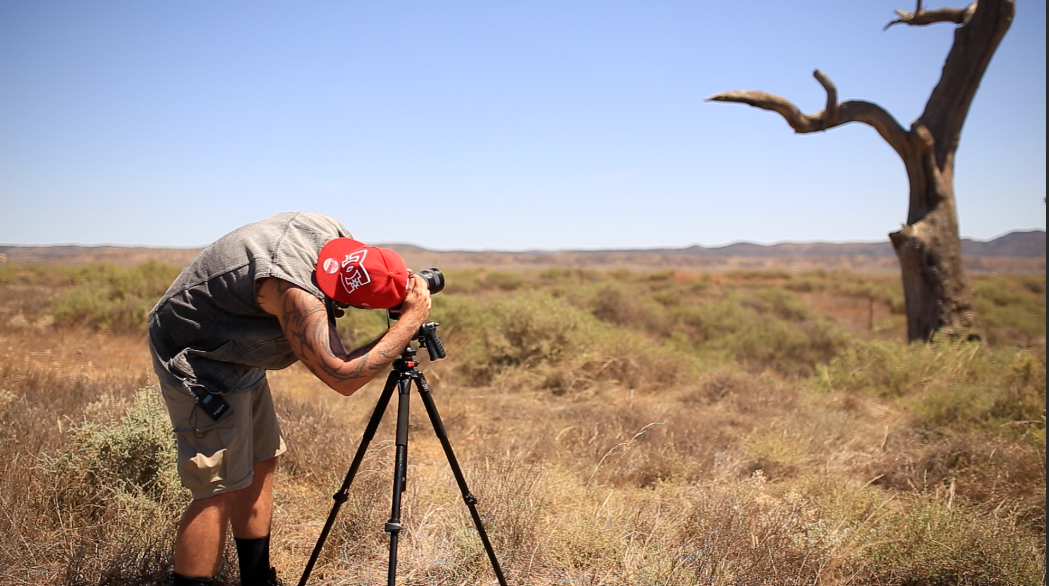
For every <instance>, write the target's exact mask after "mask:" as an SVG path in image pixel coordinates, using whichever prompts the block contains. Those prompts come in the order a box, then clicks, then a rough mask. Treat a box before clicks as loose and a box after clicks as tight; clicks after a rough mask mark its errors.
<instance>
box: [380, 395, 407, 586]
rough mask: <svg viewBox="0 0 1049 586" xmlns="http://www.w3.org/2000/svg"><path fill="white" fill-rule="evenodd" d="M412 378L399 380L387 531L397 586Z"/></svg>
mask: <svg viewBox="0 0 1049 586" xmlns="http://www.w3.org/2000/svg"><path fill="white" fill-rule="evenodd" d="M411 391H412V387H411V379H410V378H409V377H407V376H404V377H401V378H400V380H398V381H397V461H396V463H395V465H394V472H393V499H392V500H391V505H390V520H389V521H387V522H386V532H387V533H389V534H390V563H389V566H387V568H388V569H387V575H386V584H387V586H397V543H398V539H399V537H400V534H401V495H403V494H404V488H405V483H406V482H407V480H408V407H409V405H410V404H411Z"/></svg>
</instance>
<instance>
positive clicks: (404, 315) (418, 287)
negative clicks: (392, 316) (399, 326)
mask: <svg viewBox="0 0 1049 586" xmlns="http://www.w3.org/2000/svg"><path fill="white" fill-rule="evenodd" d="M432 303H433V299H432V298H431V296H430V287H429V285H428V284H427V282H426V279H425V278H423V277H421V276H419V275H416V274H413V275H412V276H411V281H409V282H408V294H407V295H405V297H404V301H403V302H401V305H400V306H398V307H397V308H396V312H397V313H396V315H397V319H398V320H401V321H404V320H408V321H409V322H418V323H415V329H418V327H419V326H421V325H422V324H423V322H424V321H426V317H427V316H429V315H430V308H431V305H432ZM391 311H394V310H391ZM409 325H410V324H409Z"/></svg>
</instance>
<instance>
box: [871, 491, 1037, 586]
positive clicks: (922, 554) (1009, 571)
mask: <svg viewBox="0 0 1049 586" xmlns="http://www.w3.org/2000/svg"><path fill="white" fill-rule="evenodd" d="M909 500H910V503H909V506H908V507H907V508H906V509H905V510H902V511H900V512H897V513H894V514H892V515H889V516H887V517H886V518H884V520H883V521H882V522H881V523H879V525H880V526H879V527H878V528H877V530H876V531H875V533H874V534H873V535H872V536H874V535H876V536H877V537H875V538H874V539H871V540H870V543H869V548H868V549H867V550H866V552H865V553H864V555H863V567H864V572H863V574H864V575H863V579H862V580H860V583H864V584H879V585H884V586H897V585H899V586H912V585H919V584H921V585H925V584H928V585H933V586H938V585H944V586H946V585H948V584H949V585H951V586H955V585H959V586H1014V585H1016V586H1018V585H1020V584H1044V583H1045V558H1044V555H1043V556H1041V558H1039V556H1037V555H1031V554H1032V552H1034V551H1037V549H1038V548H1039V546H1038V544H1037V542H1036V540H1035V539H1034V538H1033V537H1032V536H1031V535H1029V534H1025V532H1024V531H1022V530H1020V529H1019V528H1017V526H1016V524H1015V523H1014V521H1013V520H1012V519H1010V518H1009V517H1008V516H1005V517H1004V518H1001V517H998V516H995V515H994V514H991V513H987V512H983V511H979V510H975V509H972V508H970V507H966V506H964V505H961V504H959V503H957V502H951V500H950V499H949V496H948V495H945V494H943V493H940V494H935V495H923V496H916V497H913V498H911V499H909ZM1042 548H1044V542H1043V544H1042Z"/></svg>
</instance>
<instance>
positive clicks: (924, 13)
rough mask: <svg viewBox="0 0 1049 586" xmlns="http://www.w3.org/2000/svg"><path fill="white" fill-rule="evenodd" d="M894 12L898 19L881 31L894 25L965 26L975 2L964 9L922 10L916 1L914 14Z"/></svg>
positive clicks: (970, 16) (919, 0) (973, 10)
mask: <svg viewBox="0 0 1049 586" xmlns="http://www.w3.org/2000/svg"><path fill="white" fill-rule="evenodd" d="M895 12H896V14H898V15H899V16H900V17H899V18H897V19H896V20H894V21H892V22H890V23H889V24H887V25H885V28H884V29H882V30H889V27H890V26H892V25H894V24H906V25H910V26H924V25H927V24H936V23H937V22H953V23H955V24H966V23H967V22H969V19H970V18H972V15H973V13H974V12H976V2H973V3H972V4H970V5H968V6H966V7H965V8H939V9H937V10H924V9H923V8H922V3H921V0H918V8H917V9H916V10H915V11H914V12H907V11H906V10H896V11H895Z"/></svg>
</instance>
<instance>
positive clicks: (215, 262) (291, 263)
mask: <svg viewBox="0 0 1049 586" xmlns="http://www.w3.org/2000/svg"><path fill="white" fill-rule="evenodd" d="M349 236H350V232H349V231H348V230H347V229H346V227H345V226H343V225H342V224H341V223H339V221H338V220H335V219H333V218H329V217H327V216H322V215H320V214H313V213H308V212H286V213H282V214H276V215H274V216H270V217H269V218H266V219H265V220H261V221H259V222H255V223H253V224H248V225H247V226H244V227H241V228H238V229H236V230H234V231H233V232H230V233H229V234H227V235H225V236H223V237H222V238H220V239H218V240H216V241H215V242H214V243H213V244H212V245H211V246H208V247H207V248H205V249H204V250H203V251H202V252H201V253H200V254H199V255H198V256H197V257H196V258H195V259H193V261H192V262H191V263H189V265H188V266H187V267H186V268H185V269H183V271H182V274H180V275H179V276H178V278H177V279H175V282H174V283H172V285H171V287H169V288H168V290H167V293H165V294H164V296H163V297H162V298H161V299H160V301H158V302H157V304H156V306H155V307H153V310H152V311H150V313H149V342H150V349H151V351H152V353H153V365H154V369H155V370H156V371H157V375H158V376H160V377H161V378H162V379H164V380H165V382H166V383H168V384H171V385H175V386H182V385H184V384H190V385H201V386H203V387H204V388H205V389H207V390H208V391H211V392H213V393H232V392H238V391H246V390H249V389H252V388H255V387H256V386H258V385H259V384H261V383H262V381H263V379H264V378H265V376H266V372H265V371H266V370H277V369H281V368H286V367H288V366H290V365H291V364H293V363H294V362H295V361H296V360H297V358H296V356H295V354H294V353H293V352H292V350H291V345H290V344H289V343H288V340H287V338H285V337H284V332H283V331H282V330H281V327H280V322H279V321H278V320H277V318H276V317H274V316H272V315H270V314H268V313H266V312H265V311H263V310H262V308H261V307H259V304H258V302H256V300H255V297H256V292H255V282H256V281H257V280H259V279H263V278H266V277H277V278H280V279H284V280H285V281H288V282H290V283H293V284H295V285H297V286H299V287H301V288H303V289H305V290H306V291H309V292H310V293H312V294H313V295H316V296H317V298H318V299H323V298H324V294H323V293H321V291H320V289H318V288H317V285H316V284H315V283H314V281H313V270H314V266H315V265H316V263H317V256H318V255H319V253H320V250H321V248H323V247H324V245H325V244H326V243H327V242H328V241H329V240H332V239H333V238H340V237H349Z"/></svg>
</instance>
